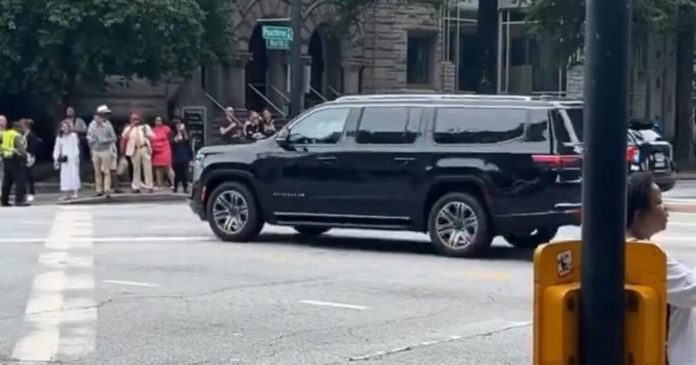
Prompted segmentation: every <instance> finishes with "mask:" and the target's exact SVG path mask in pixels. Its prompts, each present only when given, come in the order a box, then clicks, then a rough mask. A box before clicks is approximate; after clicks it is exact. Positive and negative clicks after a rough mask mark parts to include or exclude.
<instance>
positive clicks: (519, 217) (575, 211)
mask: <svg viewBox="0 0 696 365" xmlns="http://www.w3.org/2000/svg"><path fill="white" fill-rule="evenodd" d="M580 208H581V204H580V203H560V204H556V205H555V207H554V209H553V210H551V211H547V212H540V213H529V214H515V215H504V216H495V217H493V221H494V224H495V228H496V232H495V233H496V235H506V234H515V233H519V232H525V231H529V230H532V229H537V228H542V227H561V226H579V225H580V219H581V216H580V212H581V209H580Z"/></svg>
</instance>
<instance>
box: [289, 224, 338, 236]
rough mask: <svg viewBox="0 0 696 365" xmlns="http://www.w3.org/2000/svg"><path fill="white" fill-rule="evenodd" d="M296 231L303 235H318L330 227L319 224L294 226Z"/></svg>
mask: <svg viewBox="0 0 696 365" xmlns="http://www.w3.org/2000/svg"><path fill="white" fill-rule="evenodd" d="M293 228H294V229H295V230H296V231H297V233H299V234H301V235H304V236H319V235H322V234H324V233H326V232H328V231H329V230H330V229H331V228H328V227H319V226H295V227H293Z"/></svg>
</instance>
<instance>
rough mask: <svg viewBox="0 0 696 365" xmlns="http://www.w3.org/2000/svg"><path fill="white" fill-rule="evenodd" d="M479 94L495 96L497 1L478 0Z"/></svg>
mask: <svg viewBox="0 0 696 365" xmlns="http://www.w3.org/2000/svg"><path fill="white" fill-rule="evenodd" d="M478 36H479V92H480V93H482V94H495V92H496V80H497V74H498V70H497V67H498V66H497V64H498V61H497V54H498V1H497V0H480V1H479V8H478Z"/></svg>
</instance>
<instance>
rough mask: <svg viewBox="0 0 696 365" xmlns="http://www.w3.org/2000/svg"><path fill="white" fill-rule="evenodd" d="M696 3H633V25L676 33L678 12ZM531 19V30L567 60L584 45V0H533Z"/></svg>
mask: <svg viewBox="0 0 696 365" xmlns="http://www.w3.org/2000/svg"><path fill="white" fill-rule="evenodd" d="M695 7H696V1H694V0H634V1H633V21H634V24H635V25H637V26H639V27H642V28H644V29H647V30H649V31H652V32H666V31H672V30H675V28H676V25H677V24H678V22H677V21H676V19H677V13H678V10H679V9H684V8H692V9H693V8H695ZM527 14H528V19H529V20H530V21H531V22H530V24H531V25H532V31H533V32H534V33H537V34H543V35H545V36H547V37H549V38H550V39H551V41H552V42H553V43H554V44H555V45H556V47H555V50H556V55H557V57H558V59H559V60H562V61H566V60H568V59H569V58H570V57H571V56H572V55H573V54H574V53H576V52H577V51H578V50H579V49H581V48H582V47H583V45H584V22H585V0H531V5H530V7H529V9H528V13H527Z"/></svg>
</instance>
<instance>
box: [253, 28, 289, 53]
mask: <svg viewBox="0 0 696 365" xmlns="http://www.w3.org/2000/svg"><path fill="white" fill-rule="evenodd" d="M261 36H262V38H263V39H265V40H266V48H267V49H281V50H283V49H290V42H292V40H293V39H294V38H295V35H294V33H293V31H292V28H290V27H284V26H278V25H264V26H263V27H262V28H261Z"/></svg>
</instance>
